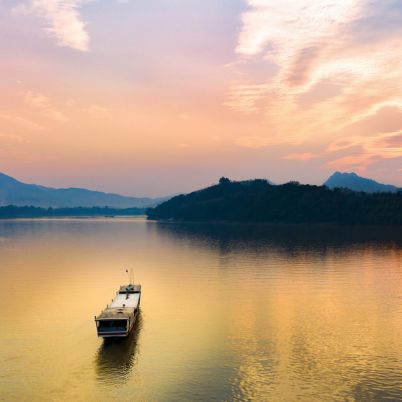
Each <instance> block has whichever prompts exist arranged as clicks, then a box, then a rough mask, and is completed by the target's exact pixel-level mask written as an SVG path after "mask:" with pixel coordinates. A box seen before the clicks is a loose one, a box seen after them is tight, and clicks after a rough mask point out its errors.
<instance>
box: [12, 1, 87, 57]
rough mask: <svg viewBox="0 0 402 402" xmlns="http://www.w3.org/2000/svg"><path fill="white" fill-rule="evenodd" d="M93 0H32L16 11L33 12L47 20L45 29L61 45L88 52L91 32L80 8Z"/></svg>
mask: <svg viewBox="0 0 402 402" xmlns="http://www.w3.org/2000/svg"><path fill="white" fill-rule="evenodd" d="M90 1H91V0H31V1H30V2H29V3H28V4H23V5H20V6H19V7H17V8H16V11H20V12H24V13H31V14H34V15H36V16H38V17H40V18H42V19H43V20H44V21H46V27H45V31H46V32H47V34H48V35H50V36H51V37H54V38H55V39H56V40H57V44H58V45H59V46H64V47H70V48H72V49H75V50H79V51H83V52H86V51H88V50H89V41H90V39H89V34H88V32H87V30H86V26H85V22H84V21H83V20H82V18H81V15H80V13H79V9H80V8H81V7H82V6H83V5H84V4H85V3H88V2H90Z"/></svg>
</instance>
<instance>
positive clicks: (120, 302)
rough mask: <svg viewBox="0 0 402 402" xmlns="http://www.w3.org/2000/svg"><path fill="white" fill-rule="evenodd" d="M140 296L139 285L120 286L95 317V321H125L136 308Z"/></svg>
mask: <svg viewBox="0 0 402 402" xmlns="http://www.w3.org/2000/svg"><path fill="white" fill-rule="evenodd" d="M126 289H127V290H126ZM140 296H141V285H131V284H130V285H124V286H120V290H119V292H118V293H117V294H116V296H115V297H114V299H113V300H112V302H111V303H110V304H109V305H108V306H107V308H106V309H105V310H103V311H102V312H101V313H100V314H99V316H97V317H96V320H119V319H122V320H127V319H128V318H130V317H131V316H132V315H133V314H134V311H135V310H136V309H137V308H138V305H139V304H140Z"/></svg>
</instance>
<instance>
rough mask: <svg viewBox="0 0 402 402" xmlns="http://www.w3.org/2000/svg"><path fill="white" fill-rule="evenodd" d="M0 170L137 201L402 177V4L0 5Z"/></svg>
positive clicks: (107, 1) (96, 1) (212, 0)
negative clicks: (342, 175) (342, 178)
mask: <svg viewBox="0 0 402 402" xmlns="http://www.w3.org/2000/svg"><path fill="white" fill-rule="evenodd" d="M0 30H1V35H0V74H1V79H0V171H1V172H4V173H6V174H9V175H11V176H13V177H16V178H18V179H20V180H22V181H25V182H29V183H37V184H43V185H49V186H54V187H69V186H74V187H87V188H91V189H96V190H101V191H109V192H117V193H121V194H127V195H137V196H160V195H166V194H175V193H179V192H187V191H191V190H194V189H197V188H201V187H204V186H207V185H210V184H212V183H216V182H217V181H218V179H219V177H221V176H226V177H229V178H231V179H234V180H241V179H249V178H256V177H258V178H268V179H269V180H271V181H273V182H275V183H282V182H286V181H289V180H298V181H300V182H302V183H311V184H321V183H322V182H324V181H325V179H326V178H327V177H328V176H329V175H330V174H331V173H332V172H334V171H346V172H350V171H354V172H357V173H358V174H361V175H363V176H365V177H371V178H374V179H376V180H378V181H381V182H385V183H391V184H396V185H399V186H402V1H401V0H392V1H391V0H308V1H307V0H305V1H302V0H300V1H294V0H293V1H290V0H275V1H272V0H146V1H139V0H0Z"/></svg>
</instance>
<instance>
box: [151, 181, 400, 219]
mask: <svg viewBox="0 0 402 402" xmlns="http://www.w3.org/2000/svg"><path fill="white" fill-rule="evenodd" d="M147 214H148V219H156V220H166V219H169V220H184V221H243V222H287V223H297V222H311V223H313V222H337V223H350V224H354V223H362V224H399V225H401V224H402V192H398V193H374V194H367V193H363V192H354V191H351V190H347V189H333V190H331V189H329V188H328V187H325V186H311V185H301V184H299V183H297V182H290V183H287V184H283V185H272V184H269V183H268V182H267V181H266V180H249V181H241V182H235V181H230V180H229V179H226V178H221V179H220V181H219V184H217V185H214V186H211V187H208V188H205V189H203V190H199V191H195V192H193V193H190V194H187V195H179V196H176V197H173V198H172V199H170V200H169V201H166V202H164V203H162V204H160V205H158V206H157V207H155V208H150V209H148V210H147Z"/></svg>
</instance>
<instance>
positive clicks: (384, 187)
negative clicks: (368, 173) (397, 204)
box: [324, 172, 402, 193]
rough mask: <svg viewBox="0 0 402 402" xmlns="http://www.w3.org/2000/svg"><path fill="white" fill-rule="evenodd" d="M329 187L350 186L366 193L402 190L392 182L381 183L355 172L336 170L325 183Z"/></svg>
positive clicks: (351, 188) (354, 189) (349, 187)
mask: <svg viewBox="0 0 402 402" xmlns="http://www.w3.org/2000/svg"><path fill="white" fill-rule="evenodd" d="M324 186H327V187H328V188H331V189H334V188H348V189H349V190H353V191H363V192H365V193H377V192H391V193H395V192H397V191H400V190H402V189H401V188H398V187H397V186H394V185H392V184H383V183H379V182H377V181H375V180H373V179H369V178H366V177H362V176H359V175H357V174H356V173H354V172H334V173H333V174H332V175H331V176H330V177H329V178H328V179H327V180H326V181H325V183H324Z"/></svg>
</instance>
